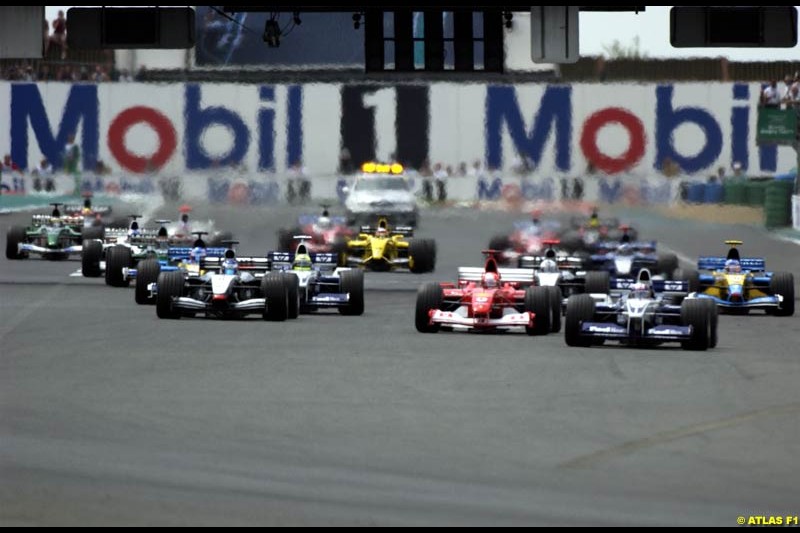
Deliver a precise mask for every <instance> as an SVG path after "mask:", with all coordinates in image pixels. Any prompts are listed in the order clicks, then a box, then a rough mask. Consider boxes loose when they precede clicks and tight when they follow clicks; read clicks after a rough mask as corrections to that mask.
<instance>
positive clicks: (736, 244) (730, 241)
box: [725, 240, 742, 246]
mask: <svg viewBox="0 0 800 533" xmlns="http://www.w3.org/2000/svg"><path fill="white" fill-rule="evenodd" d="M725 244H727V245H728V246H741V245H742V241H737V240H727V241H725Z"/></svg>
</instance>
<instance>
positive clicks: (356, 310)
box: [339, 270, 364, 316]
mask: <svg viewBox="0 0 800 533" xmlns="http://www.w3.org/2000/svg"><path fill="white" fill-rule="evenodd" d="M339 290H340V291H341V292H342V293H348V294H350V301H348V302H347V305H344V306H342V307H340V308H339V313H341V314H343V315H348V316H358V315H363V314H364V271H362V270H345V271H343V272H342V273H341V274H339Z"/></svg>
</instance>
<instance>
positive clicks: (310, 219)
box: [297, 215, 347, 226]
mask: <svg viewBox="0 0 800 533" xmlns="http://www.w3.org/2000/svg"><path fill="white" fill-rule="evenodd" d="M320 216H322V215H300V216H299V217H297V225H298V226H307V225H309V224H316V223H317V221H318V220H319V217H320ZM328 218H329V219H330V220H331V223H332V224H333V225H334V226H346V225H347V218H346V217H343V216H331V217H328Z"/></svg>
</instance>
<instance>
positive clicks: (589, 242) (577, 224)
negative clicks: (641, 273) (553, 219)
mask: <svg viewBox="0 0 800 533" xmlns="http://www.w3.org/2000/svg"><path fill="white" fill-rule="evenodd" d="M571 224H572V229H571V230H570V231H567V232H566V233H564V235H563V236H562V238H561V241H562V242H563V245H564V247H565V248H566V249H567V250H569V251H571V252H577V251H587V252H594V251H596V250H597V246H598V245H599V244H600V243H603V242H607V241H610V242H622V241H624V240H626V239H627V240H628V241H635V240H636V239H637V238H638V232H637V231H636V230H635V229H634V228H632V227H630V226H626V225H622V226H621V225H620V223H619V220H618V219H616V218H605V219H603V218H600V217H599V215H598V214H597V210H593V211H592V214H591V215H590V216H589V217H588V218H585V217H573V218H572V220H571Z"/></svg>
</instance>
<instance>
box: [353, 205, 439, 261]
mask: <svg viewBox="0 0 800 533" xmlns="http://www.w3.org/2000/svg"><path fill="white" fill-rule="evenodd" d="M412 235H413V230H412V229H411V228H410V227H402V226H398V227H396V228H390V227H389V222H388V221H387V219H386V218H380V219H379V220H378V226H377V227H375V228H372V227H368V226H362V227H361V231H360V232H359V234H358V237H356V238H355V239H352V240H350V241H349V242H348V243H347V252H346V257H345V261H344V263H345V265H346V266H350V267H363V268H366V269H369V270H373V271H376V272H386V271H389V270H394V269H398V268H403V269H405V268H407V269H409V270H411V272H414V273H415V274H421V273H423V272H433V269H434V268H435V267H436V243H435V242H434V241H433V240H432V239H412V240H410V241H409V240H406V237H411V236H412Z"/></svg>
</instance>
